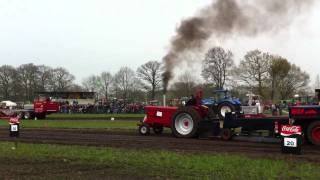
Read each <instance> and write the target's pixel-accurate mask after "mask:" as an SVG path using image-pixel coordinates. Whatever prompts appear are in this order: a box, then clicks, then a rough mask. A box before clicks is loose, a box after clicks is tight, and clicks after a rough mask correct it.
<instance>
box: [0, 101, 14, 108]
mask: <svg viewBox="0 0 320 180" xmlns="http://www.w3.org/2000/svg"><path fill="white" fill-rule="evenodd" d="M1 104H5V105H6V107H16V106H17V103H15V102H12V101H1Z"/></svg>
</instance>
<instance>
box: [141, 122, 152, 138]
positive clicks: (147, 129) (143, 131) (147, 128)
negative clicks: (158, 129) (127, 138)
mask: <svg viewBox="0 0 320 180" xmlns="http://www.w3.org/2000/svg"><path fill="white" fill-rule="evenodd" d="M139 134H140V135H143V136H147V135H149V134H150V126H149V125H148V124H141V125H140V126H139Z"/></svg>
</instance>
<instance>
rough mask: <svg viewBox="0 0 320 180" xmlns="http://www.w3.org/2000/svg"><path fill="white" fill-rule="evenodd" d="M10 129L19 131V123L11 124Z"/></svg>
mask: <svg viewBox="0 0 320 180" xmlns="http://www.w3.org/2000/svg"><path fill="white" fill-rule="evenodd" d="M10 131H11V132H17V131H18V125H16V124H13V125H11V128H10Z"/></svg>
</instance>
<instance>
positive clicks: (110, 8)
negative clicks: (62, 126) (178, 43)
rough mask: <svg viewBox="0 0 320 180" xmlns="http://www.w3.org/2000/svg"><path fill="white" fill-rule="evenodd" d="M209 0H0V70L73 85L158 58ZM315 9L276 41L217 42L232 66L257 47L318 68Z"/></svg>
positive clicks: (318, 13)
mask: <svg viewBox="0 0 320 180" xmlns="http://www.w3.org/2000/svg"><path fill="white" fill-rule="evenodd" d="M210 2H211V0H0V23H1V26H0V28H1V31H0V32H1V33H0V62H1V63H0V65H3V64H10V65H14V66H18V65H20V64H24V63H34V64H38V65H39V64H45V65H48V66H51V67H57V66H63V67H66V68H67V69H68V70H69V71H70V72H71V73H72V74H74V75H75V76H76V78H77V82H81V81H82V78H84V77H86V76H89V75H91V74H98V73H100V72H102V71H110V72H112V73H115V72H116V71H117V70H118V69H119V68H120V67H121V66H129V67H131V68H133V69H134V70H135V69H136V68H137V67H138V66H139V65H141V64H143V63H145V62H147V61H149V60H161V59H162V57H163V56H164V55H165V54H166V51H167V50H168V45H169V40H170V38H171V37H172V36H173V35H174V31H175V28H176V27H177V26H178V24H179V22H180V21H181V19H183V18H187V17H190V16H192V15H193V14H195V13H196V12H197V10H199V9H200V8H201V7H203V6H205V5H206V4H209V3H210ZM319 19H320V3H317V4H316V5H315V6H314V7H313V9H311V10H310V11H308V12H306V13H305V14H304V15H303V16H300V17H299V18H297V19H296V21H295V22H294V23H293V24H292V26H290V27H289V28H286V29H285V30H284V31H282V32H280V33H279V34H277V35H273V36H272V37H270V36H259V37H256V38H251V39H244V38H235V39H230V40H228V42H224V43H221V44H220V45H221V46H222V47H224V48H227V49H230V50H232V51H233V52H234V54H235V57H236V62H239V58H241V57H242V56H243V55H244V54H245V52H247V51H249V50H253V49H256V48H258V49H261V50H262V51H267V52H270V53H274V54H278V55H281V56H283V57H286V58H287V59H288V60H289V61H291V62H294V63H295V64H297V65H300V66H301V67H302V69H304V70H305V71H308V72H309V73H310V74H311V76H312V78H314V77H315V76H316V74H318V73H319V70H320V59H319V53H320V20H319Z"/></svg>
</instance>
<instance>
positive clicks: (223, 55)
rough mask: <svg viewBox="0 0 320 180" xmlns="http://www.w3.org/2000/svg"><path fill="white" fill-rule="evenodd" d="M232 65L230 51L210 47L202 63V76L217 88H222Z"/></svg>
mask: <svg viewBox="0 0 320 180" xmlns="http://www.w3.org/2000/svg"><path fill="white" fill-rule="evenodd" d="M233 66H234V61H233V55H232V53H231V51H227V52H226V51H225V50H224V49H223V48H221V47H215V48H212V49H210V50H209V51H208V52H207V54H206V56H205V59H204V61H203V64H202V77H203V78H204V79H205V80H207V81H208V82H209V83H212V84H214V85H215V86H216V88H218V89H223V88H224V86H225V83H226V80H227V77H228V76H229V75H230V70H231V69H232V67H233Z"/></svg>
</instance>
